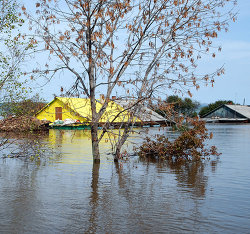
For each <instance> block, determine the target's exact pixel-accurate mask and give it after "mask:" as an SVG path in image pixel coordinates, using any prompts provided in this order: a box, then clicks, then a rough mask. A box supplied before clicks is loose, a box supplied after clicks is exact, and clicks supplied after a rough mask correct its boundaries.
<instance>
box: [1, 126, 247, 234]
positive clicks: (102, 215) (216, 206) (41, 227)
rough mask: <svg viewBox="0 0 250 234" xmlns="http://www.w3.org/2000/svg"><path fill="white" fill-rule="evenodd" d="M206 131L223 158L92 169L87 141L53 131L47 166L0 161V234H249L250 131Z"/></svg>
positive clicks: (105, 160) (47, 142)
mask: <svg viewBox="0 0 250 234" xmlns="http://www.w3.org/2000/svg"><path fill="white" fill-rule="evenodd" d="M208 128H209V129H210V130H211V131H212V132H213V133H214V138H213V140H212V141H211V142H210V143H211V144H216V146H217V147H218V149H219V151H220V152H221V153H222V155H221V156H220V157H219V158H217V157H216V158H211V159H210V160H209V161H206V162H203V163H189V164H186V165H179V166H176V165H169V164H167V163H165V164H163V163H156V162H146V161H140V160H138V158H136V157H133V158H131V160H130V161H129V162H121V163H118V164H115V163H114V162H113V161H112V157H111V156H109V155H107V154H105V153H103V155H102V161H101V164H100V165H98V164H97V165H94V166H93V164H92V158H91V154H90V152H91V149H90V142H89V136H88V134H86V133H84V132H83V131H81V130H79V131H77V132H73V131H59V130H51V131H50V132H49V134H48V135H46V136H44V137H42V138H41V139H40V140H39V142H41V141H42V142H43V144H44V146H45V147H50V148H51V149H52V150H51V152H50V153H47V158H46V160H45V159H41V162H40V163H39V161H36V160H34V161H33V162H32V161H30V160H25V159H13V158H7V159H0V233H250V125H208ZM149 131H156V130H149ZM167 134H171V133H167ZM134 140H136V137H134ZM25 145H27V143H25ZM107 148H108V146H107V144H105V143H104V142H102V150H103V152H105V150H106V149H107ZM8 150H10V149H8ZM31 153H32V152H31ZM2 154H3V153H2Z"/></svg>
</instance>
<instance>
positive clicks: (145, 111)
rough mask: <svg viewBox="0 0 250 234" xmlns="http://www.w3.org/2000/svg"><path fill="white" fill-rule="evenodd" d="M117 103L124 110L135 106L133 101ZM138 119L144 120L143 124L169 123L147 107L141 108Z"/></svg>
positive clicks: (118, 101)
mask: <svg viewBox="0 0 250 234" xmlns="http://www.w3.org/2000/svg"><path fill="white" fill-rule="evenodd" d="M115 102H116V103H117V104H118V105H120V106H122V107H123V108H124V109H127V108H131V109H132V107H133V105H134V101H133V100H115ZM137 117H138V118H139V119H140V120H142V121H143V122H161V121H167V119H165V118H164V117H163V116H161V115H159V114H158V113H156V112H155V111H153V110H152V109H150V108H148V107H146V106H143V105H142V106H141V110H140V111H139V113H138V114H137Z"/></svg>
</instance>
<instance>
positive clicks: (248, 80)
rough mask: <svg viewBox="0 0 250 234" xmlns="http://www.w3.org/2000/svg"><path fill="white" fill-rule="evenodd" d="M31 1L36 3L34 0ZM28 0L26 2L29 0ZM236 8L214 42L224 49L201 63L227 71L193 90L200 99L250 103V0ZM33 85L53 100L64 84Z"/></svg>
mask: <svg viewBox="0 0 250 234" xmlns="http://www.w3.org/2000/svg"><path fill="white" fill-rule="evenodd" d="M29 2H30V4H35V2H34V1H29ZM25 3H26V4H27V2H26V1H25ZM237 8H238V10H239V12H238V17H237V18H238V19H237V21H236V22H235V23H231V24H230V27H229V32H228V33H223V34H221V35H219V38H218V39H217V41H216V42H215V43H216V44H218V45H221V46H222V52H221V53H219V54H217V56H216V58H215V59H213V58H209V59H207V60H205V61H204V62H203V63H202V64H201V65H200V67H199V70H200V71H201V72H202V73H203V74H206V73H209V72H213V71H215V70H216V68H219V67H221V66H224V67H225V75H223V76H221V77H219V78H217V79H216V80H215V85H214V87H213V88H212V87H204V86H203V87H202V86H201V88H200V89H199V90H198V91H196V90H193V91H192V93H193V98H194V99H195V100H197V101H199V102H201V103H211V102H214V101H216V100H222V99H225V100H232V101H234V102H236V103H239V104H243V101H244V99H245V103H246V104H249V105H250V72H249V70H250V0H238V6H237ZM64 75H65V74H61V79H63V80H64V81H63V83H64V84H66V83H67V79H66V78H63V76H64ZM34 87H36V88H37V92H39V93H40V94H41V96H42V97H44V98H45V99H46V100H47V101H50V100H52V99H53V94H59V93H60V87H61V85H60V84H59V83H58V80H54V81H52V82H51V83H49V84H48V85H46V86H44V87H43V90H41V88H39V85H35V86H34ZM169 95H171V93H170V94H169Z"/></svg>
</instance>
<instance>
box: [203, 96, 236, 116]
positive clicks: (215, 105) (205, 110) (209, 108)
mask: <svg viewBox="0 0 250 234" xmlns="http://www.w3.org/2000/svg"><path fill="white" fill-rule="evenodd" d="M223 104H232V105H234V102H233V101H231V100H219V101H216V102H214V103H210V104H209V105H207V106H204V107H202V108H201V110H200V112H199V116H200V117H203V116H204V115H206V114H207V113H209V112H210V111H213V110H214V109H216V108H218V107H219V106H221V105H223Z"/></svg>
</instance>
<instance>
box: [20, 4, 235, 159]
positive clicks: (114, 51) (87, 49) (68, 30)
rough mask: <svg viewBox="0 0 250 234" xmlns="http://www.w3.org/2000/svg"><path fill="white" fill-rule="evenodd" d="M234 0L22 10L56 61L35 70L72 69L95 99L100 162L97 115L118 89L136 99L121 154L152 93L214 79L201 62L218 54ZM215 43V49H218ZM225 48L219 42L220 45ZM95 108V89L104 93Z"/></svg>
mask: <svg viewBox="0 0 250 234" xmlns="http://www.w3.org/2000/svg"><path fill="white" fill-rule="evenodd" d="M234 4H235V1H234V0H192V1H190V0H77V1H71V0H63V1H52V0H48V1H46V0H38V1H37V3H36V8H37V10H36V15H33V16H32V15H30V14H29V13H27V10H26V8H25V6H23V12H24V14H25V15H26V16H27V17H28V19H29V20H30V22H31V25H30V29H35V30H34V33H33V34H32V35H33V36H34V39H33V40H32V42H33V43H34V44H38V43H39V42H44V44H45V47H43V48H44V49H43V48H41V47H39V46H38V48H39V49H40V51H43V50H47V51H48V52H49V56H50V58H52V56H53V58H56V59H57V62H56V63H55V62H53V63H52V62H51V63H50V64H46V67H45V69H41V68H37V69H35V70H34V71H35V73H37V74H39V75H41V74H42V75H44V76H46V77H50V78H52V77H53V76H54V75H55V74H56V73H58V72H60V71H62V70H67V71H69V72H70V73H71V74H72V75H73V77H74V79H75V84H74V88H75V89H77V90H78V92H79V93H81V94H83V95H85V96H86V97H87V98H89V99H90V101H91V112H92V113H91V119H92V125H91V136H92V152H93V159H94V161H96V162H98V161H100V153H99V142H100V140H101V138H102V137H103V136H104V133H105V131H106V128H104V129H103V134H101V135H98V122H99V121H100V119H101V118H102V116H103V114H104V113H105V111H106V108H107V106H108V104H109V101H110V99H111V96H112V95H115V94H116V93H119V97H117V98H119V100H121V99H124V98H125V99H126V100H130V104H129V105H127V106H126V108H127V109H128V110H129V111H130V113H131V117H130V118H129V120H127V121H126V123H125V125H124V126H123V127H124V129H123V132H122V133H121V134H120V135H119V140H118V141H117V142H116V146H115V148H116V159H117V155H119V153H120V150H121V147H122V145H123V144H124V142H125V141H126V139H127V137H128V136H129V132H130V131H131V123H132V122H133V121H134V120H133V119H134V116H138V114H139V113H140V111H141V108H142V106H143V105H144V104H145V103H147V102H148V101H149V100H153V99H154V98H158V96H161V95H162V94H164V93H167V92H169V90H174V91H177V92H187V93H189V94H190V95H191V92H190V90H189V88H190V87H196V88H197V89H198V88H199V85H200V84H201V82H205V83H211V84H213V83H214V78H215V76H217V75H218V76H219V75H221V74H222V73H223V68H219V69H218V70H217V71H215V72H214V73H213V74H207V75H198V74H196V73H195V69H196V67H197V61H198V60H199V59H201V57H203V55H205V54H208V55H211V56H212V57H215V48H214V46H213V44H212V40H213V39H214V38H216V37H217V34H218V32H220V31H222V30H227V24H228V22H229V20H230V19H232V20H235V16H234V14H233V9H234ZM213 49H214V50H213ZM217 49H219V50H220V48H217ZM104 91H105V95H104V101H103V103H102V107H101V109H100V110H97V105H96V104H97V94H98V92H99V93H100V92H101V93H104Z"/></svg>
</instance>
